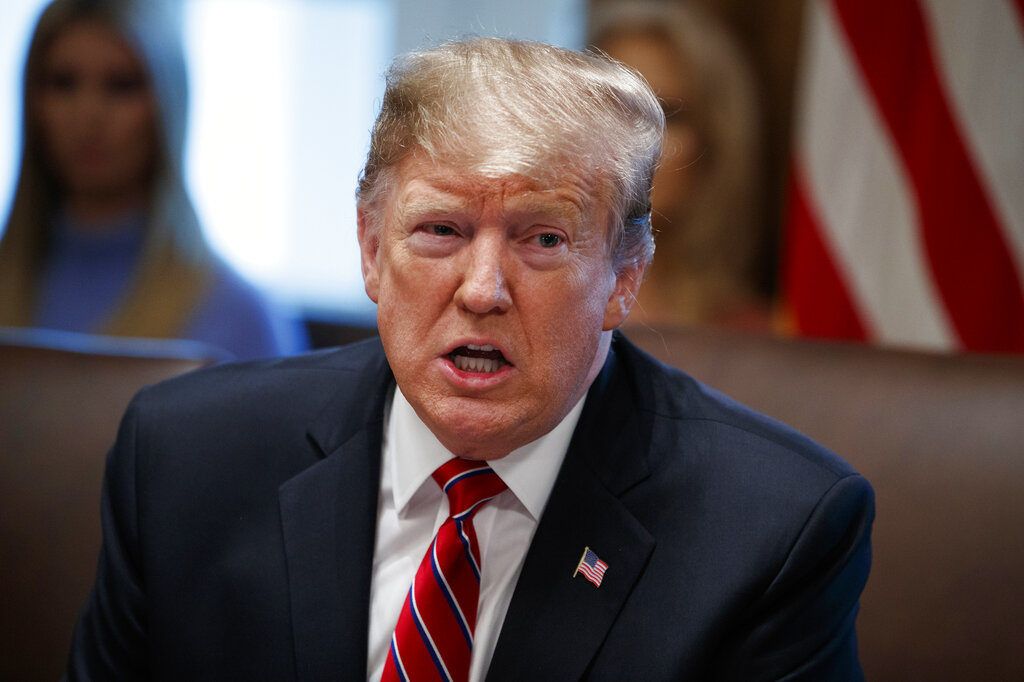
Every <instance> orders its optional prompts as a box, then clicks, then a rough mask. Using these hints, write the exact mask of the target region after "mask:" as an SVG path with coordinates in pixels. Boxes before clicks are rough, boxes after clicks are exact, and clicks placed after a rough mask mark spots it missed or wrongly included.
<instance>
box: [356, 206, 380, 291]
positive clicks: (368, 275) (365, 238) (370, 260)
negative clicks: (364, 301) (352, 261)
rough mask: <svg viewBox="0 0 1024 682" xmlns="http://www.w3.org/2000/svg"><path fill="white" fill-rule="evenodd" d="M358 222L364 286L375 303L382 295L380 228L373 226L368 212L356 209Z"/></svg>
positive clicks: (359, 208)
mask: <svg viewBox="0 0 1024 682" xmlns="http://www.w3.org/2000/svg"><path fill="white" fill-rule="evenodd" d="M356 221H357V223H358V225H359V229H358V237H359V260H360V266H361V268H362V271H363V286H364V288H365V289H366V295H367V296H369V297H370V300H371V301H373V302H374V303H376V302H377V297H378V295H379V293H380V273H379V271H378V263H377V252H378V250H379V248H380V226H379V225H371V224H370V223H371V221H370V219H369V218H368V217H367V214H366V210H365V209H364V208H363V207H362V206H359V207H357V208H356Z"/></svg>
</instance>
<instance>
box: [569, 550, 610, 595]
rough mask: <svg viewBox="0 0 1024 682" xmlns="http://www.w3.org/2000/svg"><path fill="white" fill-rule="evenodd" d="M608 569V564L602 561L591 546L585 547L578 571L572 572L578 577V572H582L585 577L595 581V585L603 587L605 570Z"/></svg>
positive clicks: (577, 567) (573, 575)
mask: <svg viewBox="0 0 1024 682" xmlns="http://www.w3.org/2000/svg"><path fill="white" fill-rule="evenodd" d="M607 570H608V564H606V563H605V562H603V561H601V559H600V558H598V556H597V555H596V554H594V552H593V550H591V549H590V548H589V547H585V548H584V549H583V556H582V557H580V563H579V564H578V565H577V566H576V571H575V572H574V573H573V574H572V577H574V578H575V577H576V574H577V573H579V574H581V575H582V576H583V577H584V578H586V579H587V580H589V581H590V582H592V583H594V586H595V587H601V581H602V580H604V572H605V571H607Z"/></svg>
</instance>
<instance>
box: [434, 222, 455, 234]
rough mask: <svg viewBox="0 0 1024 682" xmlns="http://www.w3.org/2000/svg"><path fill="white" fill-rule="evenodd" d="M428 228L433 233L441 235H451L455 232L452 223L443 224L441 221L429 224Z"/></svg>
mask: <svg viewBox="0 0 1024 682" xmlns="http://www.w3.org/2000/svg"><path fill="white" fill-rule="evenodd" d="M427 230H429V231H430V232H431V233H432V234H436V235H438V236H441V237H449V236H451V235H453V234H455V228H453V227H451V226H450V225H442V224H440V223H435V224H433V225H427Z"/></svg>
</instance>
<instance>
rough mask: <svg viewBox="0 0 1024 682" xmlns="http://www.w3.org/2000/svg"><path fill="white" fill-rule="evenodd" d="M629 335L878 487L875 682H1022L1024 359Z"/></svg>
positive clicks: (863, 625) (867, 617) (872, 645)
mask: <svg viewBox="0 0 1024 682" xmlns="http://www.w3.org/2000/svg"><path fill="white" fill-rule="evenodd" d="M627 335H628V336H629V337H630V338H631V339H633V340H634V341H635V342H637V343H638V344H639V345H641V346H642V347H644V348H645V349H646V350H647V351H648V352H650V353H652V354H653V355H655V356H657V357H658V358H660V359H661V360H663V361H664V362H666V363H668V364H671V365H674V366H676V367H679V368H681V369H683V370H685V371H686V372H688V373H690V374H691V375H693V376H694V377H696V378H698V379H700V380H701V381H703V382H705V383H707V384H709V385H711V386H714V387H715V388H718V389H719V390H721V391H723V392H724V393H726V394H728V395H730V396H732V397H733V398H735V399H737V400H739V401H741V402H743V403H746V404H748V405H750V406H751V407H753V408H755V409H757V410H758V411H761V412H763V413H766V414H768V415H770V416H773V417H776V418H778V419H780V420H782V421H784V422H786V423H789V424H791V425H792V426H794V427H796V428H797V429H799V430H801V431H803V432H804V433H806V434H807V435H809V436H811V437H812V438H814V439H815V440H817V441H818V442H820V443H822V444H823V445H825V446H826V447H829V448H830V449H832V450H834V451H835V452H837V453H838V454H839V455H841V456H842V457H843V458H845V459H846V460H847V461H849V462H850V463H851V464H852V465H853V466H854V467H855V468H856V469H857V470H859V471H860V472H861V473H863V474H864V475H865V476H866V477H867V478H868V480H869V481H871V483H872V485H873V486H874V488H875V494H876V513H877V516H876V520H875V524H874V530H873V534H872V546H873V561H872V568H871V575H870V578H869V580H868V584H867V588H866V589H865V592H864V595H863V598H862V600H861V612H860V616H859V618H858V626H857V630H858V638H859V645H860V656H861V661H862V663H863V665H864V670H865V674H866V676H867V679H869V680H932V681H935V680H968V679H970V680H975V679H977V680H982V679H986V680H1024V654H1022V645H1024V358H1019V357H1009V356H998V357H997V356H946V355H934V354H926V353H913V352H901V351H895V350H882V349H877V348H870V347H865V346H859V345H852V344H840V343H829V342H812V341H794V340H783V339H773V338H768V337H759V336H745V335H738V334H733V333H727V332H721V331H712V330H696V329H676V330H654V329H649V328H648V329H640V328H638V329H633V330H630V331H629V332H627Z"/></svg>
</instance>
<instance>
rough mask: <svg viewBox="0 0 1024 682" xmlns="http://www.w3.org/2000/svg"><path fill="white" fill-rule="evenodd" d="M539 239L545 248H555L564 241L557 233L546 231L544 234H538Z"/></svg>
mask: <svg viewBox="0 0 1024 682" xmlns="http://www.w3.org/2000/svg"><path fill="white" fill-rule="evenodd" d="M537 241H538V242H539V243H540V245H541V246H543V247H544V248H545V249H553V248H554V247H556V246H558V245H559V244H561V243H562V238H561V237H559V236H558V235H557V234H552V233H550V232H545V233H544V234H541V235H538V236H537Z"/></svg>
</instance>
